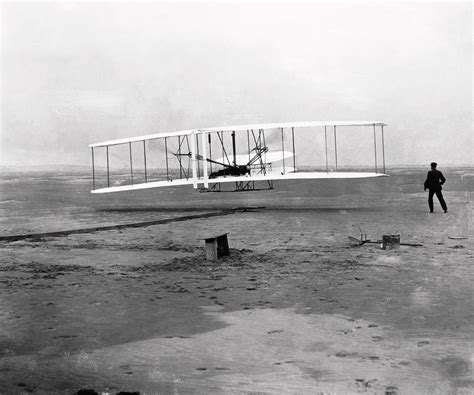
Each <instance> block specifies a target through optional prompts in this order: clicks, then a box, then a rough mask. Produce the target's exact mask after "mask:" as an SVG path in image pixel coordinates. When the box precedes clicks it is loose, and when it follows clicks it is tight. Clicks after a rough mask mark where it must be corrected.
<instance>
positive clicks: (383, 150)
mask: <svg viewBox="0 0 474 395" xmlns="http://www.w3.org/2000/svg"><path fill="white" fill-rule="evenodd" d="M382 158H383V172H384V174H385V142H384V138H383V125H382Z"/></svg>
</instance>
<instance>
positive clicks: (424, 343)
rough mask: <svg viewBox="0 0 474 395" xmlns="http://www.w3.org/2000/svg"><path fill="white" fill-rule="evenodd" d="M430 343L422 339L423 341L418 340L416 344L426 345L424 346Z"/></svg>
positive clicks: (419, 345)
mask: <svg viewBox="0 0 474 395" xmlns="http://www.w3.org/2000/svg"><path fill="white" fill-rule="evenodd" d="M428 344H430V342H429V341H426V340H422V341H421V342H418V343H417V344H416V345H417V346H418V347H424V346H427V345H428Z"/></svg>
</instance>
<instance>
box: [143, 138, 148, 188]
mask: <svg viewBox="0 0 474 395" xmlns="http://www.w3.org/2000/svg"><path fill="white" fill-rule="evenodd" d="M143 162H145V163H144V164H145V182H148V177H147V174H146V145H145V140H143Z"/></svg>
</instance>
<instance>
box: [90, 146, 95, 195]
mask: <svg viewBox="0 0 474 395" xmlns="http://www.w3.org/2000/svg"><path fill="white" fill-rule="evenodd" d="M91 150H92V190H94V189H95V169H94V147H91Z"/></svg>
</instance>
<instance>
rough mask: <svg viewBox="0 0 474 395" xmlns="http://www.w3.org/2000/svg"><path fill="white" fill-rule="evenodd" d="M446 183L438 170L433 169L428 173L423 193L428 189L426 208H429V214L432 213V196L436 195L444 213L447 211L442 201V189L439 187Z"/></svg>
mask: <svg viewBox="0 0 474 395" xmlns="http://www.w3.org/2000/svg"><path fill="white" fill-rule="evenodd" d="M445 182H446V178H444V176H443V173H441V172H440V171H439V170H436V169H433V170H430V171H429V172H428V175H427V176H426V181H425V191H426V190H427V189H429V194H428V206H429V207H430V212H431V213H432V212H433V195H434V194H436V197H437V198H438V200H439V203H440V204H441V207H442V208H443V210H444V212H447V211H448V207H447V206H446V202H445V201H444V198H443V194H442V193H441V190H442V189H443V188H442V187H441V185H443V184H444V183H445Z"/></svg>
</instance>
